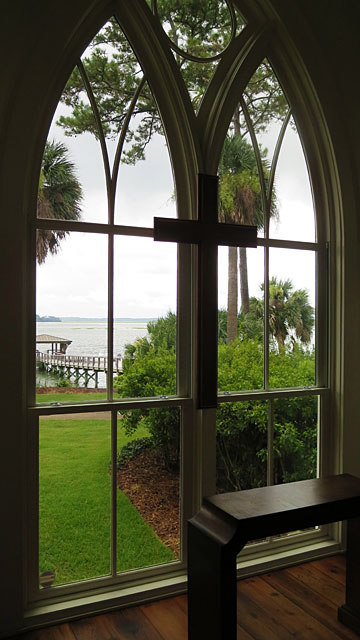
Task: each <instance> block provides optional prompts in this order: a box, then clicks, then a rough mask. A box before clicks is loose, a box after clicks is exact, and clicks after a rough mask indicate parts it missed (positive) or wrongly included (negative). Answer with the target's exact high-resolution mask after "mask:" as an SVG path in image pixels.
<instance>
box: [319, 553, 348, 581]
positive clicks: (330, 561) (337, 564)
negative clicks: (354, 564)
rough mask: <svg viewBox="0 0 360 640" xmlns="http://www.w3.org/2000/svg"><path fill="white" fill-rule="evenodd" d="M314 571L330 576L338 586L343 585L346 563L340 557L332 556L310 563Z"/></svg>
mask: <svg viewBox="0 0 360 640" xmlns="http://www.w3.org/2000/svg"><path fill="white" fill-rule="evenodd" d="M311 565H312V566H313V567H315V569H318V570H319V571H322V572H323V573H325V575H327V576H330V577H331V578H333V579H334V580H337V582H340V584H342V585H344V584H345V579H346V562H345V558H343V559H342V557H341V556H332V557H330V558H323V559H321V560H315V561H314V562H312V563H311Z"/></svg>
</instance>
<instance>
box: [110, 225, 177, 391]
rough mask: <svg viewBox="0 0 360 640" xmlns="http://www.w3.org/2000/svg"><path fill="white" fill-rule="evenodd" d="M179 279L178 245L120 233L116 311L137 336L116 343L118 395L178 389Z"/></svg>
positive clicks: (117, 259) (118, 318)
mask: <svg viewBox="0 0 360 640" xmlns="http://www.w3.org/2000/svg"><path fill="white" fill-rule="evenodd" d="M176 278H177V246H176V244H173V243H162V242H156V243H155V242H154V241H153V240H152V239H149V238H120V237H117V238H115V276H114V282H115V303H114V305H115V306H114V308H115V316H116V320H120V319H124V318H125V319H127V321H131V322H132V323H133V327H134V331H133V336H134V335H135V336H136V338H135V340H134V337H133V336H132V337H130V338H129V340H128V342H127V343H126V344H125V345H122V346H121V345H119V346H118V344H119V343H116V349H118V348H119V351H116V353H117V354H120V356H121V357H122V371H121V372H120V373H119V375H118V376H117V378H116V379H115V382H114V386H115V389H116V394H115V397H119V396H120V397H122V398H124V397H128V398H130V397H131V398H136V397H146V396H148V397H153V396H162V395H173V394H175V393H176V352H175V351H176V315H175V314H176ZM118 326H119V325H117V324H115V341H116V340H117V335H119V334H117V333H116V331H117V327H118ZM145 327H146V330H145Z"/></svg>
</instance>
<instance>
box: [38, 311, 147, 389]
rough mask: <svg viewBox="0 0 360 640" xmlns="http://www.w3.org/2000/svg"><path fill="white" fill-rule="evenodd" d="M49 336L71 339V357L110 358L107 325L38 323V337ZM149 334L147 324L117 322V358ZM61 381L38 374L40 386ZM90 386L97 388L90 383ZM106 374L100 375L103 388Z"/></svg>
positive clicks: (43, 348) (42, 346)
mask: <svg viewBox="0 0 360 640" xmlns="http://www.w3.org/2000/svg"><path fill="white" fill-rule="evenodd" d="M41 334H47V335H50V336H54V337H57V338H65V339H66V340H71V344H70V345H69V346H68V348H67V350H66V354H67V355H79V356H80V355H81V356H106V355H107V324H106V322H37V323H36V335H41ZM146 335H147V323H146V322H115V323H114V356H118V355H119V354H120V355H121V356H123V355H124V348H125V345H126V344H128V343H133V342H134V341H135V340H136V339H138V338H143V337H144V336H146ZM36 348H37V349H38V350H39V351H42V352H44V353H46V352H47V351H48V349H49V348H51V346H50V345H48V344H38V345H36ZM58 381H59V380H58V378H56V377H54V376H50V375H48V374H46V373H44V372H41V371H38V370H37V372H36V382H37V384H38V385H39V384H40V385H46V386H48V387H49V386H55V385H56V384H57V382H58ZM89 386H94V384H93V383H90V384H89ZM105 386H106V380H105V374H99V387H105Z"/></svg>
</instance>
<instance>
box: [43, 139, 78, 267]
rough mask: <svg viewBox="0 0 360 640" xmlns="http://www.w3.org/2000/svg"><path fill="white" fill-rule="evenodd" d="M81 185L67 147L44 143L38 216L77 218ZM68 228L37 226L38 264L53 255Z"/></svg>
mask: <svg viewBox="0 0 360 640" xmlns="http://www.w3.org/2000/svg"><path fill="white" fill-rule="evenodd" d="M81 200H82V188H81V185H80V182H79V180H78V178H77V176H76V173H75V166H74V164H73V163H72V162H71V161H70V160H69V159H68V150H67V148H66V146H65V145H64V144H62V143H61V142H46V144H45V149H44V154H43V159H42V163H41V172H40V180H39V191H38V200H37V217H38V218H48V219H49V218H50V219H54V220H79V218H80V215H81V208H80V202H81ZM67 234H68V232H67V231H55V230H48V229H39V230H38V231H37V233H36V258H37V261H38V264H42V263H43V262H44V261H45V258H46V256H47V255H48V254H49V253H51V254H53V255H54V254H56V253H57V252H58V250H59V246H60V241H61V240H62V239H63V238H65V236H66V235H67Z"/></svg>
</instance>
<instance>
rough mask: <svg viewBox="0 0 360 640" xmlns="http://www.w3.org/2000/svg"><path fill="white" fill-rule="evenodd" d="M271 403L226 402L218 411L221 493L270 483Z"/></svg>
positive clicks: (217, 469) (218, 482)
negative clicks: (269, 420)
mask: <svg viewBox="0 0 360 640" xmlns="http://www.w3.org/2000/svg"><path fill="white" fill-rule="evenodd" d="M267 425H268V404H267V402H248V401H246V402H233V403H230V402H224V403H221V404H220V405H219V408H218V409H217V412H216V488H217V493H224V492H225V493H226V492H229V491H241V490H243V489H255V488H256V487H263V486H266V484H267Z"/></svg>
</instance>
